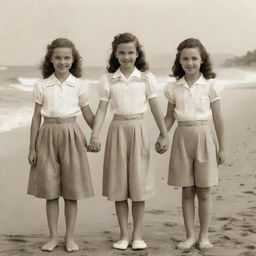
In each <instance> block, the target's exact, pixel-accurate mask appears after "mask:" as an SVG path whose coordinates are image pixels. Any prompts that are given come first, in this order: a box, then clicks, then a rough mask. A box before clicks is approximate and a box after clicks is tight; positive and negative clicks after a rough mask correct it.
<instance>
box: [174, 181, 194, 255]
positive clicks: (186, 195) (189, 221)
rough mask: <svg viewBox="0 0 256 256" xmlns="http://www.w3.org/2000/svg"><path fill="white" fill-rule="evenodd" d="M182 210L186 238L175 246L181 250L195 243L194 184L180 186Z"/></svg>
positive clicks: (189, 247) (187, 248)
mask: <svg viewBox="0 0 256 256" xmlns="http://www.w3.org/2000/svg"><path fill="white" fill-rule="evenodd" d="M182 212H183V218H184V225H185V229H186V240H185V241H183V242H181V243H179V244H178V245H177V247H178V248H179V249H181V250H189V249H191V247H192V246H193V245H194V244H195V233H194V218H195V186H191V187H183V188H182Z"/></svg>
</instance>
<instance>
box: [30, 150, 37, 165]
mask: <svg viewBox="0 0 256 256" xmlns="http://www.w3.org/2000/svg"><path fill="white" fill-rule="evenodd" d="M28 161H29V163H30V165H31V166H36V161H37V155H36V151H35V150H29V155H28Z"/></svg>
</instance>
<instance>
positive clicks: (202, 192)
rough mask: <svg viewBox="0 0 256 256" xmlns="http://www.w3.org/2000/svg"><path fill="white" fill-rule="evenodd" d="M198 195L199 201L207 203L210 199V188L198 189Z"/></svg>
mask: <svg viewBox="0 0 256 256" xmlns="http://www.w3.org/2000/svg"><path fill="white" fill-rule="evenodd" d="M196 194H197V197H198V200H199V201H207V200H209V199H210V188H197V189H196Z"/></svg>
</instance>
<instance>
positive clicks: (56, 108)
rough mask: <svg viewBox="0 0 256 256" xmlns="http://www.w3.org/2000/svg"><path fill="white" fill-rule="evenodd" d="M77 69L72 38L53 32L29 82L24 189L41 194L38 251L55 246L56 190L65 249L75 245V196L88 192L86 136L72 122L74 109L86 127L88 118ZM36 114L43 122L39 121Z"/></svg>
mask: <svg viewBox="0 0 256 256" xmlns="http://www.w3.org/2000/svg"><path fill="white" fill-rule="evenodd" d="M81 71H82V69H81V58H80V56H79V54H78V52H77V50H76V48H75V46H74V44H73V43H72V42H71V41H69V40H67V39H64V38H58V39H56V40H54V41H53V42H52V43H51V44H50V45H48V47H47V53H46V56H45V59H44V63H43V65H42V74H43V78H44V79H43V80H41V81H39V82H38V83H37V84H36V85H35V87H34V100H35V111H34V115H33V119H32V125H31V132H30V148H29V156H28V160H29V163H30V164H31V171H30V177H29V183H28V193H29V194H31V195H34V196H36V197H39V198H45V199H46V212H47V220H48V226H49V230H50V240H49V242H48V243H46V244H45V245H44V246H42V250H43V251H53V250H54V248H55V247H56V246H58V235H57V221H58V215H59V205H58V199H59V197H60V196H62V197H63V198H64V200H65V218H66V250H67V251H68V252H72V251H77V250H78V249H79V247H78V245H77V244H76V243H75V242H74V227H75V222H76V216H77V199H82V198H85V197H91V196H93V194H94V193H93V188H92V183H91V177H90V170H89V165H88V159H87V156H86V139H85V137H84V135H83V133H82V131H81V130H80V128H79V127H78V125H77V124H76V116H77V115H78V114H79V112H80V110H82V114H83V117H84V119H85V120H86V122H87V124H88V125H89V126H90V127H91V128H92V126H93V120H94V115H93V113H92V111H91V109H90V107H89V105H88V92H87V89H86V87H85V85H84V84H83V82H82V81H81V80H80V79H79V77H81ZM42 117H43V118H44V123H43V125H42V126H41V127H40V124H41V118H42ZM39 127H40V128H39Z"/></svg>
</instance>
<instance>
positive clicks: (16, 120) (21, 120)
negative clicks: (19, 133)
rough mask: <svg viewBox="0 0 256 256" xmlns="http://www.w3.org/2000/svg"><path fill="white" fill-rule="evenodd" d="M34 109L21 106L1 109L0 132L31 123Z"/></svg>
mask: <svg viewBox="0 0 256 256" xmlns="http://www.w3.org/2000/svg"><path fill="white" fill-rule="evenodd" d="M32 115H33V109H32V108H29V107H26V108H25V107H21V108H18V109H10V108H4V109H3V108H1V109H0V132H6V131H10V130H13V129H16V128H19V127H22V126H27V125H29V124H30V123H31V118H32Z"/></svg>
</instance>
